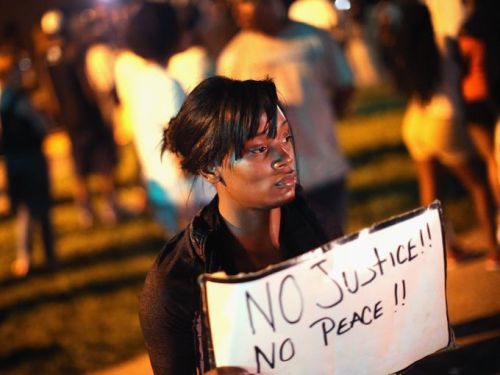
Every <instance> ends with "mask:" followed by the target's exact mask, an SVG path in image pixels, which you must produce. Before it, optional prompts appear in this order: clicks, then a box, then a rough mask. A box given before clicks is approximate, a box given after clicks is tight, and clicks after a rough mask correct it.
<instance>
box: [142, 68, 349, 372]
mask: <svg viewBox="0 0 500 375" xmlns="http://www.w3.org/2000/svg"><path fill="white" fill-rule="evenodd" d="M292 125H293V124H290V123H289V121H288V119H287V117H286V116H285V115H284V112H283V107H282V106H281V104H280V102H279V101H278V96H277V93H276V87H275V85H274V83H273V82H272V81H270V80H265V81H253V80H247V81H237V80H232V79H229V78H225V77H219V76H216V77H212V78H208V79H207V80H205V81H203V82H201V83H200V84H199V85H198V86H197V87H196V88H195V89H194V90H193V91H192V92H191V93H190V94H189V95H188V97H187V98H186V101H185V102H184V104H183V105H182V107H181V109H180V111H179V114H178V115H177V116H176V117H174V118H172V120H171V121H170V124H169V126H168V128H167V129H166V130H165V133H164V138H163V147H162V149H163V150H164V151H167V150H168V151H170V152H174V153H175V154H176V155H178V157H179V159H180V164H181V166H182V168H183V169H184V170H185V171H186V172H189V173H191V174H194V175H197V176H200V177H203V178H204V179H205V180H207V181H208V182H209V183H210V184H212V185H213V186H214V188H215V189H216V191H217V195H216V196H215V198H214V199H213V200H212V201H211V202H210V203H209V204H208V205H206V206H205V207H204V208H203V209H202V211H201V212H200V213H199V214H198V215H197V216H196V217H194V218H193V219H192V220H191V222H190V223H189V225H188V226H187V228H186V229H184V230H183V231H182V232H180V233H179V234H177V235H176V236H175V237H174V238H172V239H171V240H170V241H169V242H168V243H167V244H166V245H165V247H164V248H163V250H162V251H161V253H160V254H159V255H158V257H157V258H156V260H155V262H154V264H153V265H152V267H151V269H150V270H149V272H148V275H147V277H146V281H145V284H144V287H143V290H142V292H141V294H140V298H139V318H140V323H141V328H142V332H143V335H144V339H145V342H146V348H147V350H148V352H149V358H150V360H151V364H152V367H153V371H154V373H155V374H156V375H160V374H163V375H168V374H172V375H174V374H199V373H204V371H207V370H208V369H209V363H208V349H209V347H208V338H207V337H206V332H203V330H202V319H201V311H202V305H201V296H200V288H199V286H198V284H197V278H198V276H199V275H200V274H202V273H204V272H208V273H212V272H218V271H224V272H226V273H227V274H230V275H235V274H237V273H240V272H252V271H257V270H260V269H263V268H265V267H267V266H269V265H271V264H275V263H278V262H280V261H282V260H285V259H289V258H291V257H294V256H298V255H300V254H302V253H304V252H306V251H308V250H311V249H314V248H316V247H318V246H320V245H322V244H324V243H325V242H326V241H327V240H328V239H330V238H336V237H339V236H340V235H341V234H342V233H341V231H340V230H339V229H337V232H335V233H330V236H328V237H327V236H326V234H325V233H324V226H323V225H320V223H319V222H318V220H317V219H316V218H315V216H314V214H313V212H312V211H311V210H310V209H309V207H308V205H307V203H306V200H305V199H304V197H303V195H302V191H301V188H300V186H299V185H298V182H299V180H298V176H297V164H296V156H295V149H294V138H293V137H292V129H291V126H292ZM332 220H333V219H332ZM334 221H335V220H334ZM321 224H325V225H328V223H321ZM337 228H339V227H337ZM234 373H237V372H234ZM240 373H243V372H240Z"/></svg>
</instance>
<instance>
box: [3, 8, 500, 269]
mask: <svg viewBox="0 0 500 375" xmlns="http://www.w3.org/2000/svg"><path fill="white" fill-rule="evenodd" d="M444 3H446V4H444ZM494 6H495V2H494V1H488V0H448V1H446V2H443V1H442V0H422V1H417V0H380V1H362V0H351V1H349V0H336V1H329V0H295V1H293V0H267V1H264V0H170V1H168V0H164V1H126V2H113V3H111V2H109V3H98V2H96V3H95V5H94V6H93V7H91V8H86V9H81V10H79V11H74V10H73V11H71V12H69V11H66V10H64V9H51V10H48V11H47V12H45V13H44V14H43V15H41V17H40V21H39V22H38V23H37V24H36V25H34V26H33V31H32V33H31V35H32V43H31V45H23V43H22V42H21V39H20V38H19V30H18V27H17V26H16V25H15V24H8V25H6V27H5V28H4V30H3V32H2V34H1V35H0V95H1V97H0V98H1V99H0V109H1V129H2V132H1V136H0V138H1V141H2V142H1V143H2V153H3V156H4V160H5V165H6V171H7V183H8V196H9V200H10V208H11V211H12V213H13V214H14V215H15V216H16V222H17V231H18V233H17V245H16V246H17V256H16V260H15V262H14V263H13V265H12V272H13V273H14V274H15V275H17V276H24V275H26V274H27V273H28V271H29V268H30V259H31V258H30V254H31V248H32V238H31V237H32V225H33V224H34V223H38V224H40V225H41V228H42V231H41V232H42V237H43V245H44V249H45V253H46V259H47V262H48V265H49V266H51V267H52V266H57V257H56V255H55V251H54V238H53V237H54V236H53V231H52V224H51V220H50V207H51V194H50V191H51V189H50V178H49V173H48V168H47V160H46V156H45V155H44V152H43V147H42V144H43V141H44V138H45V136H46V135H47V134H49V133H51V132H61V131H63V132H65V133H66V134H67V135H68V138H69V140H70V143H71V157H72V159H73V162H74V175H75V181H76V184H75V191H74V199H75V204H76V205H77V206H78V208H79V215H80V222H81V225H82V227H86V228H89V227H92V226H93V225H94V224H95V222H96V220H100V221H102V222H103V223H105V224H107V225H114V224H115V223H116V222H117V221H119V220H121V219H122V218H123V217H125V216H127V215H129V214H130V212H128V211H129V210H128V209H127V207H126V204H124V202H118V200H117V196H116V187H115V181H114V170H115V168H116V166H117V163H118V161H119V158H120V152H119V151H120V148H121V146H123V145H127V144H132V145H133V147H134V149H135V153H136V156H137V163H138V166H139V169H138V170H139V171H140V172H139V173H140V174H139V175H138V176H137V184H138V185H139V186H141V189H143V191H144V204H143V207H144V209H148V210H150V211H151V212H152V213H153V215H154V217H155V218H156V220H157V221H158V222H159V223H160V224H161V225H162V227H163V228H165V231H166V232H167V233H169V234H172V233H175V232H177V231H178V230H179V229H181V228H183V227H184V226H185V225H186V223H188V222H189V220H190V218H191V217H192V215H193V214H194V213H195V212H196V211H197V210H198V209H199V208H200V207H202V206H203V205H205V204H206V203H207V202H208V201H209V200H210V199H211V198H212V196H213V195H214V191H213V188H212V187H211V186H210V185H209V184H208V183H203V181H201V180H200V179H193V178H192V177H191V176H187V175H185V174H184V173H183V172H182V171H181V168H180V167H179V164H178V163H179V162H178V159H177V157H176V156H175V155H174V154H169V153H168V152H167V153H164V154H163V155H160V148H161V147H160V142H161V139H162V135H163V129H164V128H165V127H166V126H168V123H169V121H170V119H171V118H172V117H175V116H176V114H177V111H178V110H179V108H180V105H181V104H182V102H183V100H184V98H185V96H186V94H187V93H189V92H190V91H191V90H192V89H193V88H194V87H195V86H196V85H197V84H198V83H199V82H200V81H202V80H203V79H205V78H208V77H210V76H213V75H216V74H218V75H225V76H228V77H231V78H236V79H263V78H266V77H270V78H272V79H273V80H274V81H275V83H276V85H277V87H278V90H279V93H280V97H281V100H282V101H283V103H284V105H285V112H286V116H287V118H288V119H289V121H290V123H291V124H292V127H293V131H294V138H295V142H296V147H297V153H298V164H299V166H298V167H299V173H300V182H301V184H302V186H303V187H304V190H305V194H306V196H307V198H308V200H309V201H310V203H311V207H312V208H313V209H314V210H315V211H316V213H317V215H318V217H319V218H320V220H321V221H322V222H324V223H328V222H330V221H329V220H328V218H329V216H331V215H334V216H335V217H336V218H337V219H338V221H340V224H341V226H343V227H345V224H346V218H347V211H348V207H349V204H348V191H347V186H346V178H347V175H348V172H349V165H348V162H347V160H346V158H345V156H344V155H343V153H342V151H341V148H340V146H339V144H338V140H337V135H336V130H335V122H336V120H337V119H338V118H340V117H342V116H349V115H350V103H351V101H352V97H353V92H354V90H355V89H356V88H358V87H367V86H375V85H378V84H380V83H381V82H385V81H389V82H391V83H392V84H393V85H394V87H395V88H397V89H399V90H400V91H401V92H402V93H403V94H405V95H407V97H408V103H407V108H406V112H405V116H404V118H403V123H402V132H403V140H404V142H405V145H406V146H407V148H408V151H409V154H410V156H411V158H412V160H414V162H415V167H416V172H417V177H418V182H419V187H420V201H421V203H422V205H426V204H429V203H430V202H432V201H433V200H434V199H436V198H438V196H439V194H438V190H439V189H438V178H437V172H436V166H437V165H438V163H439V164H442V165H445V166H446V167H448V168H450V170H451V171H452V172H454V173H455V174H456V175H457V176H458V177H459V179H460V181H461V182H462V183H463V184H464V186H465V188H466V189H467V191H468V192H469V193H470V196H471V199H472V200H473V202H474V207H475V209H476V211H477V217H478V220H479V222H480V223H481V227H482V228H483V230H484V231H485V232H486V233H487V237H488V241H489V254H490V256H489V258H488V263H487V267H488V268H489V269H498V268H499V264H500V260H499V256H498V249H497V247H498V242H497V237H496V230H497V223H496V221H497V216H498V215H497V211H498V206H499V204H500V187H499V182H498V181H499V175H498V157H497V156H496V154H497V153H498V149H499V146H498V144H497V145H496V147H495V141H494V135H495V127H496V125H497V124H498V108H499V107H498V106H499V104H500V103H499V97H500V93H499V91H500V82H499V77H500V72H499V69H500V61H499V60H500V59H499V51H498V44H499V43H498V41H497V39H498V35H500V32H499V30H498V27H499V24H500V22H499V20H498V16H497V13H496V12H495V10H494V9H493V8H492V7H494ZM495 38H497V39H495ZM474 154H477V155H479V156H480V157H481V158H482V160H483V161H484V163H485V165H486V168H487V180H485V179H484V178H482V176H481V175H480V174H478V173H477V171H476V170H475V168H474V164H473V163H472V161H473V156H474ZM91 176H96V177H97V178H98V180H99V189H100V190H101V193H102V196H104V198H105V206H104V208H103V209H102V210H100V212H98V213H97V212H96V209H95V204H93V202H92V201H91V197H92V194H91V193H90V187H89V177H91ZM448 227H449V228H447V233H448V244H449V249H448V250H449V256H450V259H452V260H453V261H460V260H461V259H462V258H463V257H464V256H466V255H464V253H463V251H462V250H461V249H460V248H459V247H458V245H456V240H455V238H454V236H453V230H452V228H451V225H448ZM326 229H327V231H329V230H331V231H332V232H333V231H334V230H335V228H326Z"/></svg>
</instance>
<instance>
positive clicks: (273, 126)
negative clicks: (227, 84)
mask: <svg viewBox="0 0 500 375" xmlns="http://www.w3.org/2000/svg"><path fill="white" fill-rule="evenodd" d="M254 82H255V81H244V82H236V85H237V86H239V87H237V88H235V90H234V91H232V90H230V91H232V92H231V94H232V95H233V97H232V98H228V102H227V104H228V105H227V106H226V109H225V111H224V117H225V118H224V121H223V123H224V126H223V129H225V130H226V131H227V134H226V136H225V137H224V138H226V140H228V141H229V145H228V146H229V147H228V149H227V150H226V155H227V154H232V155H231V156H232V157H231V160H238V159H240V158H241V157H242V156H243V148H244V145H245V143H246V142H247V141H248V140H249V139H252V138H254V137H255V136H257V134H258V131H259V123H260V118H261V115H262V113H265V115H266V117H267V123H266V128H265V134H266V136H267V137H270V138H274V137H275V136H276V132H277V107H278V105H279V102H278V97H277V94H276V89H275V86H274V83H273V82H272V81H264V82H265V84H262V81H260V82H259V85H254ZM221 135H222V134H221Z"/></svg>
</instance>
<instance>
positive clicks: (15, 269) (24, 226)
mask: <svg viewBox="0 0 500 375" xmlns="http://www.w3.org/2000/svg"><path fill="white" fill-rule="evenodd" d="M16 226H17V228H16V230H17V253H16V260H15V261H14V262H13V263H12V266H11V270H12V273H13V274H14V276H17V277H24V276H26V274H27V273H28V271H29V268H30V263H31V261H30V258H31V248H32V244H33V237H32V219H31V214H30V212H29V209H28V207H26V206H24V205H20V206H19V207H18V208H17V215H16Z"/></svg>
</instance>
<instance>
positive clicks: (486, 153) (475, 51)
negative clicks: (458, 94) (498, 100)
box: [458, 0, 500, 227]
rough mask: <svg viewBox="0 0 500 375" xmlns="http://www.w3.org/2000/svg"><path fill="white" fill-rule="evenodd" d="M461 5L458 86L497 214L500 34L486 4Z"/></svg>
mask: <svg viewBox="0 0 500 375" xmlns="http://www.w3.org/2000/svg"><path fill="white" fill-rule="evenodd" d="M463 3H464V5H465V8H466V10H467V14H468V16H467V18H466V20H465V22H464V24H463V25H462V29H461V31H460V34H459V37H458V45H459V48H460V53H461V57H462V60H463V65H464V76H463V77H462V82H461V83H462V95H463V98H464V108H465V118H466V121H467V130H468V131H469V135H470V137H471V139H472V141H473V143H474V146H475V147H476V150H477V152H478V154H479V155H480V156H481V157H482V159H483V160H484V162H485V163H486V166H487V171H488V182H489V186H490V190H491V192H492V194H493V197H494V198H495V204H496V209H497V212H498V210H499V208H500V183H499V179H498V166H497V163H496V161H495V153H494V131H495V123H496V121H497V117H498V108H496V106H495V100H494V92H493V91H494V90H495V88H494V87H495V82H496V81H498V79H495V76H498V73H497V71H498V70H499V68H498V64H499V63H500V61H498V60H499V56H498V55H499V51H498V50H499V48H498V47H497V44H498V40H497V38H498V32H499V31H500V28H499V26H498V21H497V18H498V15H497V13H496V12H495V9H494V8H492V7H491V5H490V4H488V2H485V1H480V0H463ZM490 8H491V9H490ZM495 35H496V36H495ZM497 227H498V223H497Z"/></svg>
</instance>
